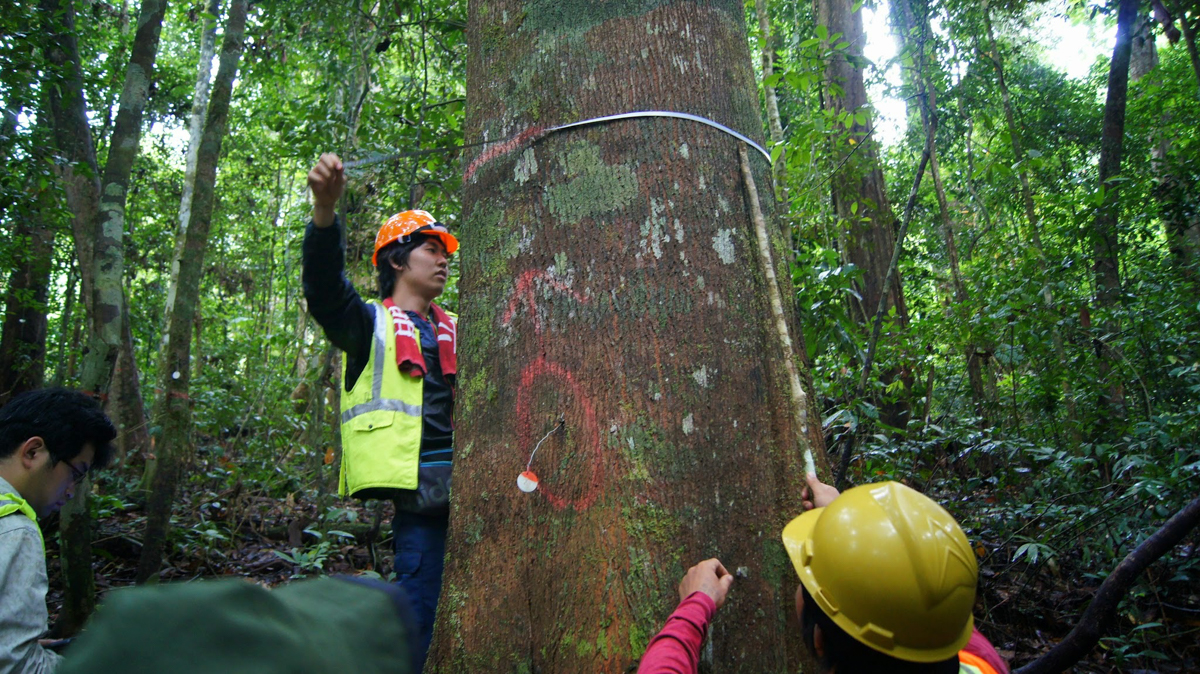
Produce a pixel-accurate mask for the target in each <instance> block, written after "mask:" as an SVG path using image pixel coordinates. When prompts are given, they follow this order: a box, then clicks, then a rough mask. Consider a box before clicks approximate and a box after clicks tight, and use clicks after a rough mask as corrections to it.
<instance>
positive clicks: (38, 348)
mask: <svg viewBox="0 0 1200 674" xmlns="http://www.w3.org/2000/svg"><path fill="white" fill-rule="evenodd" d="M19 109H20V106H19V105H17V106H15V108H14V107H12V106H10V108H9V109H8V110H5V111H4V119H3V122H2V124H3V129H2V130H0V134H2V135H3V136H4V137H5V138H11V137H13V136H14V135H15V133H16V129H17V116H18V114H20V113H19ZM45 120H46V115H44V114H43V115H40V116H39V120H38V124H37V125H36V127H35V128H34V133H33V136H34V137H33V139H32V143H31V146H32V150H33V156H32V157H31V159H32V165H33V166H34V167H35V170H34V171H32V172H31V175H30V177H29V178H28V179H27V180H26V184H25V185H24V194H25V195H26V197H28V198H27V199H25V200H24V204H13V205H14V206H17V207H18V209H19V210H17V212H13V210H12V209H10V208H5V209H4V211H5V215H7V217H8V218H9V219H10V220H13V221H15V222H14V224H15V230H16V231H15V234H16V236H15V237H14V239H15V242H16V244H17V245H16V250H15V251H14V257H15V265H14V267H13V271H12V274H11V275H10V276H9V279H8V288H7V291H6V293H5V299H4V327H3V335H2V336H0V406H3V405H4V404H5V403H7V402H8V401H9V400H10V399H12V397H13V396H16V395H18V394H21V393H24V392H25V391H31V390H33V389H36V388H40V387H41V386H42V381H43V379H44V377H45V370H46V312H47V309H48V307H47V306H46V301H47V299H48V296H49V284H50V273H51V271H53V268H54V239H55V236H56V235H57V233H58V232H57V230H58V222H57V218H56V204H55V201H56V195H55V191H54V189H53V188H52V187H51V185H52V184H53V183H54V175H53V173H52V170H51V164H50V162H49V157H48V156H47V153H46V151H45V147H46V143H45V140H46V139H45V138H43V136H46V135H49V132H50V126H49V124H48V123H46V121H45ZM0 158H3V159H4V160H7V159H8V157H0ZM43 179H44V181H43ZM5 206H9V205H8V204H6V205H5Z"/></svg>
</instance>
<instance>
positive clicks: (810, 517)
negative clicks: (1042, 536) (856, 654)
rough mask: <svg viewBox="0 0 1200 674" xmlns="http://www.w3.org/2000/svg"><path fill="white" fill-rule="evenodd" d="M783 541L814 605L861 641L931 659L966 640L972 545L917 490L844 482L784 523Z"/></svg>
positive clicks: (970, 621)
mask: <svg viewBox="0 0 1200 674" xmlns="http://www.w3.org/2000/svg"><path fill="white" fill-rule="evenodd" d="M783 544H784V546H785V547H786V548H787V552H788V556H789V557H791V559H792V564H793V565H794V566H795V567H796V573H797V574H799V576H800V582H801V583H803V584H804V587H805V588H807V589H808V593H809V594H810V595H812V597H813V599H814V601H816V602H817V605H818V606H820V608H821V610H822V611H824V612H825V614H826V615H828V616H829V617H830V618H831V619H832V620H833V622H834V623H836V624H837V626H838V627H841V628H842V629H843V630H845V631H846V633H847V634H849V635H850V636H851V637H854V638H855V639H857V640H858V641H860V642H862V643H863V644H866V645H867V646H870V647H871V648H873V649H875V650H877V651H880V652H882V653H886V654H888V655H891V656H892V657H894V658H898V659H900V660H908V661H910V662H938V661H941V660H946V659H948V658H950V657H951V656H953V655H955V654H956V653H958V651H960V650H962V648H963V647H964V646H966V644H967V641H968V640H970V638H971V631H972V629H973V628H974V626H975V620H974V618H973V617H972V615H971V609H972V607H973V605H974V603H975V583H976V581H977V580H978V577H979V568H978V567H977V566H976V564H975V555H974V551H972V550H971V544H970V543H968V542H967V537H966V535H965V534H963V531H962V529H961V528H959V526H958V523H957V522H955V521H954V518H953V517H951V516H950V513H948V512H946V511H945V510H944V509H943V508H942V507H941V506H939V505H938V504H936V503H934V502H933V501H932V500H931V499H930V498H929V497H927V496H925V495H924V494H922V493H920V492H918V491H916V490H914V489H910V488H908V487H906V486H904V485H902V484H900V483H898V482H881V483H877V484H869V485H863V486H860V487H855V488H853V489H848V490H847V491H846V492H845V493H843V494H842V495H841V496H838V497H837V498H836V499H834V501H833V503H831V504H829V506H828V507H825V508H816V509H813V510H810V511H808V512H806V513H804V514H803V515H801V516H799V517H797V518H796V519H794V520H792V521H791V522H790V523H788V525H787V526H786V527H784V529H783Z"/></svg>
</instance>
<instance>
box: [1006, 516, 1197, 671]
mask: <svg viewBox="0 0 1200 674" xmlns="http://www.w3.org/2000/svg"><path fill="white" fill-rule="evenodd" d="M1197 524H1200V496H1198V497H1196V498H1195V499H1192V502H1191V503H1189V504H1187V506H1185V507H1184V508H1183V509H1182V510H1180V511H1179V512H1177V513H1175V516H1174V517H1172V518H1171V519H1170V520H1168V521H1167V523H1166V524H1164V525H1162V527H1160V528H1159V530H1158V531H1156V532H1154V534H1153V535H1151V536H1150V538H1147V539H1146V540H1145V541H1143V542H1142V544H1141V545H1139V546H1137V549H1135V550H1134V551H1133V552H1131V553H1129V554H1128V555H1126V557H1125V559H1123V560H1121V563H1120V564H1118V565H1117V568H1115V569H1113V572H1112V573H1111V574H1109V576H1108V578H1106V579H1104V582H1103V583H1101V584H1100V589H1098V590H1096V596H1094V597H1093V598H1092V603H1091V604H1088V607H1087V610H1086V611H1084V612H1083V615H1082V616H1081V617H1080V618H1079V623H1078V624H1077V625H1075V627H1074V629H1072V630H1071V632H1070V633H1069V634H1067V636H1066V637H1065V638H1064V639H1063V640H1062V641H1060V642H1058V645H1056V646H1055V647H1054V648H1051V649H1050V650H1049V651H1047V652H1046V653H1045V654H1044V655H1042V656H1041V657H1039V658H1038V659H1037V660H1034V661H1033V662H1031V663H1029V664H1028V665H1025V666H1024V667H1022V668H1020V669H1018V670H1017V671H1016V673H1015V674H1052V673H1055V672H1062V671H1065V670H1066V669H1067V668H1068V667H1070V666H1071V665H1074V664H1075V663H1076V662H1079V660H1081V659H1082V658H1083V656H1085V655H1087V654H1088V652H1089V651H1091V650H1092V649H1093V648H1094V647H1095V646H1096V643H1097V642H1098V641H1100V636H1101V635H1102V634H1103V633H1104V630H1105V629H1106V628H1107V627H1108V626H1109V625H1110V624H1111V623H1112V621H1113V618H1114V617H1116V613H1117V604H1118V603H1120V601H1121V599H1122V598H1123V597H1124V596H1125V593H1126V592H1128V591H1129V586H1130V585H1132V584H1133V581H1134V580H1135V579H1137V577H1138V576H1139V575H1141V573H1142V571H1145V570H1146V567H1148V566H1150V565H1151V564H1153V563H1154V562H1156V561H1158V559H1159V558H1160V557H1162V556H1163V555H1165V554H1167V552H1168V551H1170V550H1171V548H1173V547H1175V546H1176V545H1178V544H1179V542H1180V541H1182V540H1183V537H1184V536H1187V535H1188V533H1190V532H1191V531H1192V529H1195V528H1196V525H1197Z"/></svg>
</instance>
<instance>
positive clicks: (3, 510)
mask: <svg viewBox="0 0 1200 674" xmlns="http://www.w3.org/2000/svg"><path fill="white" fill-rule="evenodd" d="M3 501H11V503H3ZM13 513H24V514H25V516H26V517H28V518H29V519H31V520H33V524H34V527H33V528H34V529H37V532H38V538H39V539H42V548H43V549H44V548H45V547H46V540H45V539H44V538H43V537H42V528H41V527H39V526H37V513H36V512H34V511H33V506H31V505H29V501H26V500H25V499H23V498H21V497H20V496H17V495H16V494H0V517H5V516H8V515H11V514H13Z"/></svg>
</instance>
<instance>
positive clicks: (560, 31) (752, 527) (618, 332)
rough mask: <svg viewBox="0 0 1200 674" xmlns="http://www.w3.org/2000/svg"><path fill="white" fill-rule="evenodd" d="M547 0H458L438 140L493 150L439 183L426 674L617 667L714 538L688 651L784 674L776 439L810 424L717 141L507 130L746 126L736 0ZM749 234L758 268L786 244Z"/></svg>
mask: <svg viewBox="0 0 1200 674" xmlns="http://www.w3.org/2000/svg"><path fill="white" fill-rule="evenodd" d="M550 7H552V6H550V5H546V4H544V3H539V2H530V1H527V0H526V1H522V0H501V1H499V2H482V1H478V0H477V1H474V2H472V3H471V4H470V9H469V20H468V30H467V34H468V36H469V39H470V41H471V43H470V51H469V54H470V57H469V58H470V60H469V62H468V68H467V89H468V101H469V106H468V111H467V126H466V141H467V142H477V141H480V140H483V139H490V140H493V141H496V144H494V145H491V146H489V147H487V148H484V150H483V151H482V152H479V153H476V155H475V156H474V158H473V159H470V160H469V161H468V165H467V168H466V173H465V181H464V190H463V209H464V225H463V232H462V235H463V240H464V242H469V243H468V244H467V245H465V246H464V247H463V251H464V257H463V259H462V262H461V264H462V270H463V276H462V282H461V285H460V288H461V290H460V292H461V295H460V297H461V298H462V307H461V308H462V321H461V323H460V326H461V329H462V330H463V332H462V339H461V342H460V343H461V348H460V354H461V355H460V357H461V359H462V360H461V365H460V371H461V372H462V374H461V375H460V382H459V387H458V388H459V394H460V396H461V397H460V398H459V410H458V419H459V423H458V425H457V428H456V431H457V436H458V437H457V438H456V447H457V448H458V450H457V452H458V453H457V456H456V458H455V464H456V465H455V468H454V480H455V484H454V500H453V507H452V512H451V522H450V538H449V540H448V545H447V561H446V571H445V577H444V582H443V590H442V599H441V606H440V609H439V612H438V613H439V618H438V623H437V628H436V631H435V635H434V644H433V648H432V650H431V654H430V664H429V666H428V668H427V669H429V670H430V671H440V672H466V671H479V672H484V671H510V670H512V671H541V672H561V673H570V672H587V673H588V674H592V673H594V672H624V671H628V670H629V668H630V667H631V666H632V665H633V663H635V661H636V660H637V659H638V658H639V657H640V656H641V654H642V650H643V649H644V647H645V645H646V643H647V641H648V639H649V638H650V636H652V635H653V634H654V633H655V632H656V631H657V630H658V629H659V628H660V627H661V626H662V624H663V621H664V620H665V619H666V617H667V615H668V614H669V613H670V611H671V609H672V607H673V606H674V605H675V603H676V601H677V600H678V597H677V594H676V584H677V583H678V582H679V579H680V578H681V577H682V575H683V573H684V571H685V569H686V568H687V566H688V565H690V564H692V563H694V562H696V561H699V560H701V559H703V558H705V557H710V556H713V555H716V556H719V557H720V558H721V559H722V560H723V561H724V562H725V563H726V564H727V565H728V566H729V568H730V569H731V570H734V569H737V568H738V567H745V574H746V575H745V577H744V578H743V579H740V580H738V583H739V587H740V588H741V589H740V590H739V591H738V592H736V593H734V594H733V595H732V596H731V599H730V602H729V603H728V604H727V605H726V607H725V608H724V609H723V610H722V613H721V615H720V616H719V617H718V618H717V620H716V623H715V624H714V626H713V630H712V635H711V644H712V646H711V651H710V653H711V654H712V655H711V657H712V659H714V660H716V661H719V662H722V663H729V664H728V666H727V667H725V668H724V669H723V670H722V671H738V672H756V673H757V672H783V671H792V670H794V668H795V666H796V664H797V659H798V657H799V656H798V653H799V650H800V649H799V647H798V642H799V639H798V632H797V631H796V625H795V623H794V620H793V619H791V618H790V615H791V613H792V612H793V611H792V608H791V607H792V600H791V597H792V594H793V591H794V589H795V580H794V578H793V574H792V573H791V572H790V571H789V566H788V562H787V557H786V554H785V552H784V550H783V548H782V546H781V545H780V544H779V542H778V538H777V537H778V532H779V530H780V528H781V526H782V525H783V524H784V523H785V522H786V521H787V519H788V518H789V517H790V516H792V515H795V514H796V513H798V512H799V500H798V494H799V489H800V486H801V482H802V477H803V472H804V466H803V463H804V462H803V460H802V452H801V451H798V450H799V448H801V447H807V448H812V449H814V450H815V451H816V453H817V455H818V460H822V459H823V456H821V454H822V452H821V442H822V439H821V435H820V424H819V423H816V422H815V421H814V422H813V423H808V428H807V434H804V433H802V432H801V429H800V428H798V427H797V423H796V421H794V419H795V417H794V416H793V414H792V409H791V395H789V383H788V378H789V373H788V372H787V368H786V367H785V366H784V364H783V362H782V360H781V359H782V358H783V356H782V348H781V346H780V340H779V338H778V337H777V334H778V328H777V325H778V321H777V320H776V315H775V314H773V313H772V308H771V305H770V304H769V303H768V301H767V297H768V292H767V288H766V286H765V284H766V280H765V279H766V276H767V275H766V270H765V268H764V267H763V265H762V264H761V263H760V254H759V253H758V252H757V251H758V247H757V246H758V244H757V239H756V234H755V230H754V228H753V227H752V223H751V211H752V208H751V206H750V204H749V203H748V199H747V196H746V195H747V190H746V189H745V188H744V186H743V179H742V177H741V174H740V166H739V158H738V141H736V140H734V139H733V138H732V137H731V136H729V135H726V134H724V133H722V132H720V131H717V130H715V129H712V128H710V127H707V126H704V125H700V124H697V123H694V122H689V121H682V120H674V119H644V120H628V121H621V122H616V123H610V124H606V125H603V126H593V127H585V128H582V129H577V130H571V131H565V132H560V133H554V134H552V135H550V136H548V137H546V138H545V139H544V140H542V141H540V142H537V143H535V144H532V145H531V144H530V143H529V142H526V141H527V140H528V139H530V138H531V137H533V136H535V135H537V134H538V129H541V128H545V127H548V126H551V125H555V124H561V123H565V122H572V121H578V120H582V119H587V118H593V117H598V116H602V115H608V114H613V113H622V112H628V111H632V110H647V109H658V110H677V111H682V112H688V113H692V114H697V115H702V116H705V117H707V118H710V119H713V120H715V121H717V122H719V123H721V124H724V125H726V126H728V127H730V128H733V129H736V130H738V131H740V132H742V133H745V134H747V135H749V136H750V137H756V136H760V135H761V129H762V126H761V124H762V123H761V118H760V116H759V112H758V101H757V96H756V87H755V82H754V74H753V71H752V69H751V67H750V53H749V48H748V45H747V43H746V39H745V25H744V18H743V17H744V13H743V6H742V3H741V2H735V1H733V0H721V1H718V2H710V3H702V4H701V3H693V2H683V1H680V0H676V1H667V2H661V3H651V4H647V3H642V2H636V1H634V0H618V1H614V2H607V3H591V4H587V3H581V4H576V5H572V8H573V11H572V12H570V13H568V12H564V11H562V10H557V9H552V8H550ZM648 7H649V8H648ZM506 139H507V140H506ZM751 154H752V155H755V156H754V157H751V158H750V161H751V162H753V166H754V169H753V170H754V174H753V175H754V177H755V179H756V181H757V184H758V185H761V186H763V188H762V190H761V191H762V193H763V194H765V195H766V194H769V190H768V189H767V186H768V185H769V184H770V171H769V169H768V167H767V165H766V163H765V162H763V161H762V159H761V158H760V157H758V156H757V153H753V152H752V153H751ZM761 207H762V209H763V210H764V211H765V212H766V214H767V216H768V217H769V216H770V215H771V210H772V208H771V207H772V203H771V200H770V199H769V198H765V200H764V203H762V204H761ZM766 231H770V239H771V242H772V245H771V246H770V248H771V250H772V251H773V255H774V258H775V260H776V263H781V262H782V261H783V260H784V259H785V258H784V254H785V251H786V250H787V237H786V236H785V235H784V233H783V232H781V231H780V230H779V229H778V228H777V227H773V226H772V227H770V228H769V229H768V230H766ZM783 278H785V279H786V278H787V275H786V274H784V275H783ZM790 295H791V293H790V292H787V288H786V287H785V289H784V292H782V296H783V297H784V298H787V297H790ZM788 310H790V306H789V307H788ZM800 365H801V366H802V365H803V364H802V363H801V364H800ZM812 398H813V396H812V395H811V394H810V395H808V401H809V402H808V403H807V404H808V406H809V407H811V400H812ZM560 418H562V419H563V420H564V427H563V428H562V429H560V430H558V431H557V432H554V433H552V434H551V435H550V436H549V437H547V438H546V440H545V442H544V443H543V444H542V446H541V448H540V449H539V450H538V453H537V455H536V457H533V458H532V463H531V464H530V467H531V469H532V471H533V472H534V473H536V474H537V476H538V477H539V479H540V486H539V488H538V489H537V491H534V492H532V493H528V494H526V493H522V492H521V491H519V490H518V488H517V476H518V474H520V473H521V472H522V471H524V470H526V466H527V463H528V462H529V461H530V459H531V451H532V450H533V449H534V447H535V445H536V444H537V443H538V441H539V439H540V438H542V437H543V435H544V434H546V433H547V432H548V431H551V430H552V429H554V428H556V425H557V422H558V420H559V419H560ZM808 418H809V419H814V420H815V419H816V418H817V416H816V411H815V409H812V410H808Z"/></svg>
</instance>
